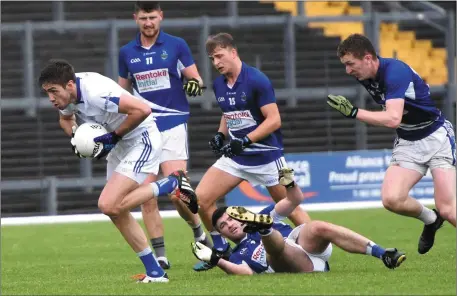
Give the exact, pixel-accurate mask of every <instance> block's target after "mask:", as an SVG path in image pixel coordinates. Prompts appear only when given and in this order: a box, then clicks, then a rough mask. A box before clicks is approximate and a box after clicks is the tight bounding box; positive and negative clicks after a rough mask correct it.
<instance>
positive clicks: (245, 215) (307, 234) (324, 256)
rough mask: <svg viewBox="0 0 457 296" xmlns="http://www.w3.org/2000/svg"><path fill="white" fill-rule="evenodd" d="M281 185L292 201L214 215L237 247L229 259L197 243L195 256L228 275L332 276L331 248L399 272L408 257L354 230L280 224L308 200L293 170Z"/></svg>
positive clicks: (218, 226) (282, 175)
mask: <svg viewBox="0 0 457 296" xmlns="http://www.w3.org/2000/svg"><path fill="white" fill-rule="evenodd" d="M279 182H280V184H281V185H284V186H286V187H287V197H286V198H284V199H283V200H281V201H279V202H278V203H277V204H276V205H272V206H269V207H267V208H265V209H263V210H262V211H261V212H260V213H258V214H255V213H252V212H250V211H248V210H246V209H245V208H243V207H229V208H227V207H223V208H219V209H217V210H216V211H215V212H214V213H213V216H212V224H213V226H214V227H215V229H217V230H218V231H219V232H220V233H221V234H222V235H223V236H225V237H226V238H228V239H230V240H231V241H233V242H234V243H235V244H236V246H235V248H234V249H233V252H232V254H231V256H230V257H229V258H228V259H226V258H223V257H222V256H220V253H218V252H217V251H215V250H212V249H210V248H208V247H207V246H205V245H203V244H201V243H198V242H197V243H193V244H192V252H193V253H194V255H195V256H196V257H197V258H199V259H200V260H204V261H207V262H210V264H212V265H217V266H218V267H220V268H221V269H222V270H224V271H225V272H226V273H228V274H245V275H252V274H256V273H264V272H265V273H271V272H293V273H304V272H325V271H329V270H330V265H329V263H328V261H329V259H330V256H331V254H332V249H333V247H332V244H335V245H336V246H338V247H340V248H342V249H343V250H345V251H346V252H349V253H356V254H366V255H371V256H373V257H376V258H378V259H381V260H382V261H383V263H384V265H385V266H386V267H388V268H390V269H394V268H396V267H399V266H400V265H401V263H402V262H403V261H404V260H405V259H406V255H405V253H403V252H400V251H398V250H397V249H395V248H391V249H384V248H382V247H381V246H379V245H377V244H375V243H374V242H372V241H370V240H369V239H367V238H365V237H363V236H361V235H360V234H358V233H355V232H354V231H352V230H349V229H347V228H344V227H341V226H338V225H334V224H331V223H327V222H323V221H317V220H314V221H311V222H308V223H306V224H302V225H300V226H298V227H296V228H294V229H292V228H291V227H290V226H289V225H287V224H285V223H283V222H281V220H283V219H284V217H285V216H287V215H289V214H290V213H291V212H292V211H293V210H294V209H295V208H296V207H297V206H299V205H300V203H301V202H302V201H303V199H304V196H303V193H302V192H301V190H300V188H299V187H298V186H295V182H294V181H293V170H290V169H281V170H280V173H279ZM246 233H247V234H246Z"/></svg>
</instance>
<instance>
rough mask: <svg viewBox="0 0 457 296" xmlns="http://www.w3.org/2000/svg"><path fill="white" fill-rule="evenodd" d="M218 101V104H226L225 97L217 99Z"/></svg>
mask: <svg viewBox="0 0 457 296" xmlns="http://www.w3.org/2000/svg"><path fill="white" fill-rule="evenodd" d="M217 101H218V102H225V98H224V97H219V98H217Z"/></svg>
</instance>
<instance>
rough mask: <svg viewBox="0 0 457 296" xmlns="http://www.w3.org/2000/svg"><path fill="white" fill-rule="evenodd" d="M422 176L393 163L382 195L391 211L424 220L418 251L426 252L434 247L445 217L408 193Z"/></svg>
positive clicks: (384, 182) (383, 184) (386, 177)
mask: <svg viewBox="0 0 457 296" xmlns="http://www.w3.org/2000/svg"><path fill="white" fill-rule="evenodd" d="M421 178H422V174H421V173H419V172H417V171H415V170H412V169H407V168H403V167H400V166H397V165H392V166H390V167H389V168H388V169H387V171H386V174H385V177H384V181H383V183H382V189H381V196H382V203H383V205H384V207H385V208H386V209H388V210H389V211H391V212H394V213H397V214H400V215H403V216H408V217H413V218H416V219H419V220H421V221H422V222H424V230H423V231H422V235H421V237H420V238H419V247H418V252H419V253H420V254H425V253H427V252H428V251H429V250H430V249H431V248H432V246H433V243H434V241H435V233H436V231H437V230H438V229H439V228H440V227H441V225H442V224H443V219H442V218H441V216H440V215H439V213H438V212H436V211H434V210H431V209H429V208H427V207H425V206H423V205H422V204H421V203H419V202H418V201H417V200H416V199H414V198H412V197H410V196H409V195H408V193H409V191H410V190H411V188H413V186H414V185H415V184H416V183H417V182H419V180H420V179H421ZM454 196H455V195H454Z"/></svg>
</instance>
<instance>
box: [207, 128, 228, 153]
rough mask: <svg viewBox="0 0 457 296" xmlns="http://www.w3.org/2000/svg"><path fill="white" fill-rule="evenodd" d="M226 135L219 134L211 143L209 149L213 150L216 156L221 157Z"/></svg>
mask: <svg viewBox="0 0 457 296" xmlns="http://www.w3.org/2000/svg"><path fill="white" fill-rule="evenodd" d="M224 140H225V135H224V134H223V133H221V132H217V134H215V135H214V137H213V138H212V139H211V140H210V141H209V143H208V144H209V147H211V150H213V153H214V154H216V155H221V148H222V146H224Z"/></svg>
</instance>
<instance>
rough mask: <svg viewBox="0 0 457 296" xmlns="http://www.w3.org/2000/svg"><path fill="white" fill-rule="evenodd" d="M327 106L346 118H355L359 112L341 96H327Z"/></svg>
mask: <svg viewBox="0 0 457 296" xmlns="http://www.w3.org/2000/svg"><path fill="white" fill-rule="evenodd" d="M327 104H329V105H330V107H332V108H334V109H336V110H338V111H339V112H341V114H343V115H344V116H346V117H348V118H355V117H356V116H357V112H358V111H359V108H357V107H354V106H352V104H351V102H349V100H348V99H346V98H345V97H343V96H334V95H328V99H327Z"/></svg>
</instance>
